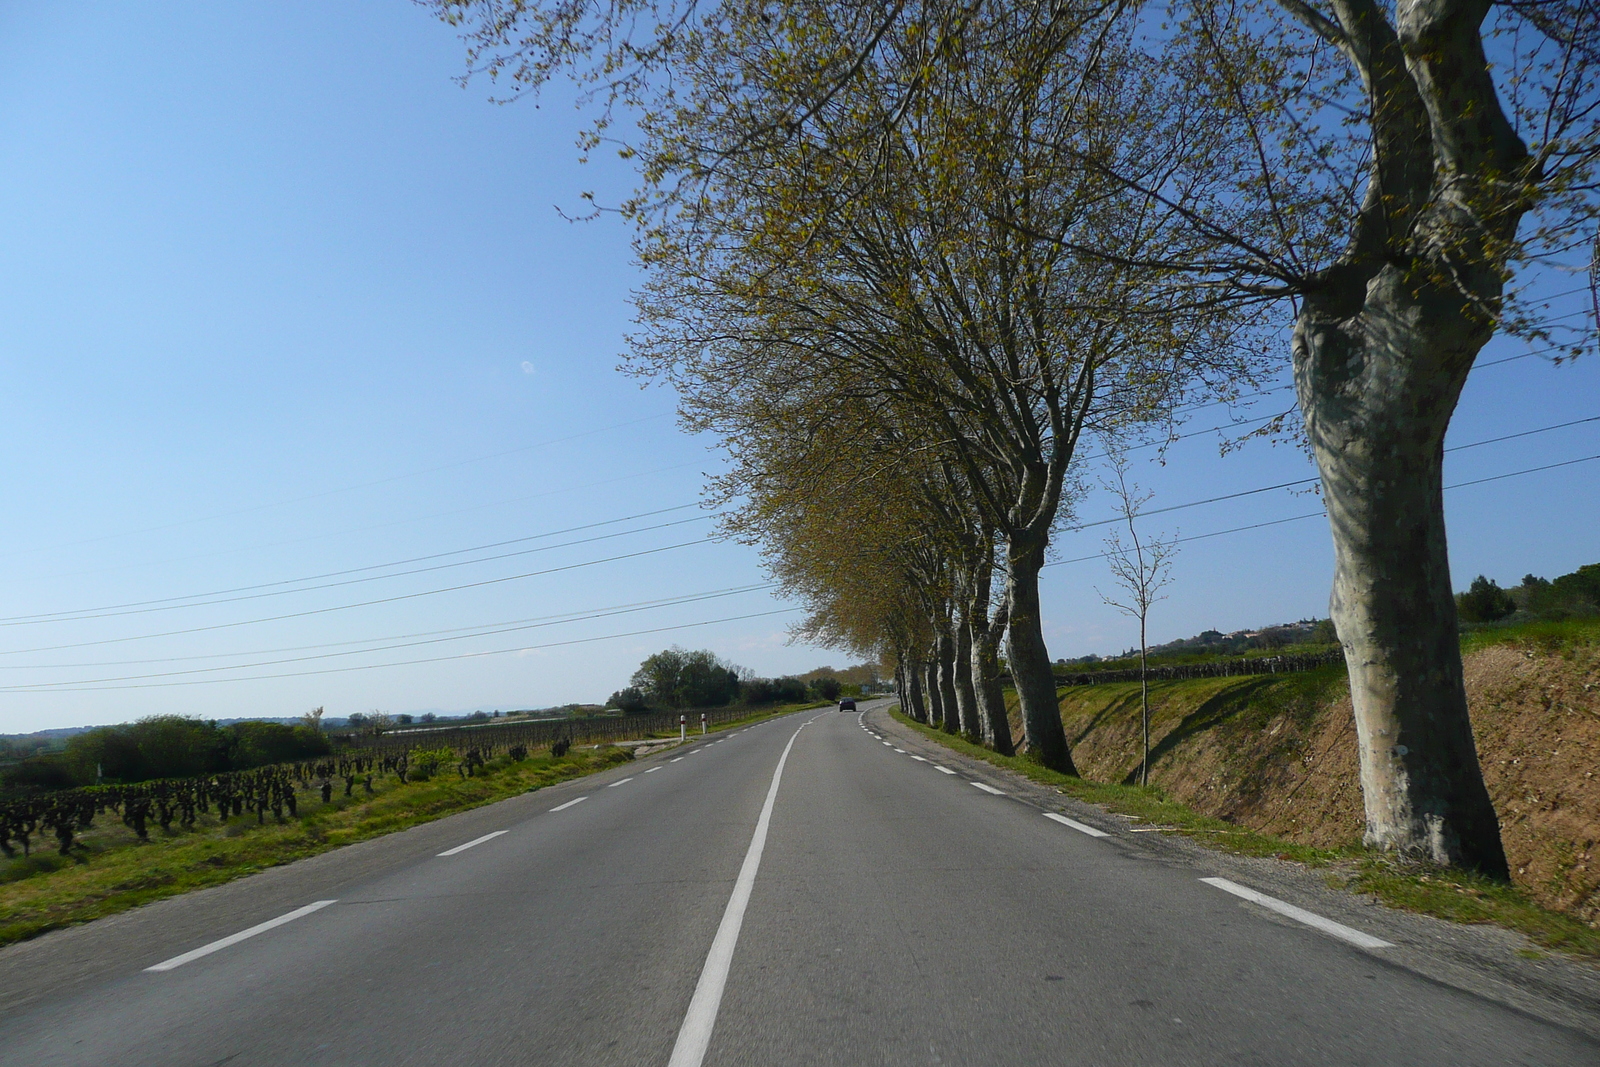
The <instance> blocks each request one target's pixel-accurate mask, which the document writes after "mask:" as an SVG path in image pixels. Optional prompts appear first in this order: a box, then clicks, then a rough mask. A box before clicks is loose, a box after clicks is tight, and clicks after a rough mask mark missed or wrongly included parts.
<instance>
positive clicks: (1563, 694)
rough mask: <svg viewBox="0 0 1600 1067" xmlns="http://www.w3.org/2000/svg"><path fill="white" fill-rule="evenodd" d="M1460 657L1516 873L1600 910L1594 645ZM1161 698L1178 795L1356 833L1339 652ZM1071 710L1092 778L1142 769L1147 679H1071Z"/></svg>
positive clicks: (1261, 819) (1284, 822)
mask: <svg viewBox="0 0 1600 1067" xmlns="http://www.w3.org/2000/svg"><path fill="white" fill-rule="evenodd" d="M1464 659H1465V666H1466V678H1467V694H1468V700H1469V702H1470V704H1471V708H1472V719H1473V731H1474V733H1475V735H1476V737H1477V744H1478V756H1479V759H1480V760H1481V761H1482V764H1483V772H1484V779H1485V781H1486V782H1487V783H1488V787H1489V792H1490V795H1491V796H1492V797H1493V798H1494V803H1495V810H1496V811H1498V812H1499V813H1500V823H1501V834H1502V837H1503V839H1504V842H1505V848H1506V854H1507V857H1508V858H1509V860H1510V862H1511V870H1512V877H1513V879H1514V880H1515V882H1516V883H1517V884H1518V886H1520V887H1521V888H1522V889H1524V890H1525V891H1526V892H1527V893H1528V894H1529V895H1531V896H1532V897H1534V898H1535V899H1536V900H1537V901H1538V902H1539V903H1541V904H1543V905H1544V906H1546V907H1549V908H1554V909H1557V910H1560V911H1564V912H1567V913H1568V914H1572V915H1575V916H1577V917H1579V918H1581V919H1583V920H1584V921H1586V922H1588V923H1590V924H1591V925H1600V870H1597V866H1600V856H1597V855H1596V849H1595V844H1596V838H1597V837H1600V645H1597V643H1596V642H1595V641H1594V640H1593V639H1592V638H1590V639H1587V640H1579V641H1573V640H1570V639H1569V640H1562V641H1541V640H1537V639H1526V640H1524V639H1516V638H1508V639H1506V640H1505V641H1504V642H1503V643H1497V644H1491V645H1487V646H1486V647H1480V648H1477V649H1474V650H1472V651H1469V652H1467V653H1466V654H1465V657H1464ZM1151 704H1152V709H1151V713H1152V722H1151V747H1152V754H1151V774H1150V781H1151V784H1152V785H1156V786H1159V787H1161V789H1162V790H1164V791H1165V792H1166V793H1167V794H1168V795H1170V796H1171V797H1172V798H1173V799H1175V800H1178V801H1180V802H1182V803H1184V804H1187V805H1189V806H1190V807H1193V808H1195V809H1197V810H1199V811H1202V812H1204V813H1206V814H1208V815H1213V816H1217V817H1219V818H1224V819H1227V820H1229V821H1231V822H1235V823H1238V824H1240V825H1242V826H1247V827H1249V828H1251V829H1254V830H1259V831H1263V832H1267V833H1271V834H1275V835H1278V836H1280V837H1285V838H1288V839H1290V840H1294V841H1299V842H1303V843H1305V844H1311V845H1321V846H1338V845H1344V844H1350V843H1353V842H1356V841H1359V839H1360V837H1361V829H1362V822H1363V819H1362V809H1361V788H1360V782H1359V778H1358V775H1357V768H1356V746H1355V726H1354V723H1353V720H1352V718H1351V711H1350V696H1349V689H1348V686H1347V684H1346V681H1345V675H1344V669H1343V668H1342V667H1333V668H1327V669H1324V670H1319V671H1313V672H1309V673H1306V674H1297V675H1288V676H1283V677H1254V678H1208V679H1199V680H1194V681H1183V682H1162V683H1153V684H1152V685H1151ZM1061 713H1062V721H1063V723H1064V724H1065V726H1066V730H1067V736H1068V738H1069V739H1070V740H1071V741H1072V743H1073V746H1074V748H1073V757H1074V759H1075V760H1076V761H1077V764H1078V769H1079V771H1080V772H1081V773H1082V774H1083V776H1084V777H1085V778H1089V779H1091V780H1097V781H1111V782H1124V781H1125V782H1130V783H1131V782H1134V781H1136V780H1137V775H1138V768H1139V686H1138V684H1137V683H1125V684H1112V685H1098V686H1086V687H1081V688H1075V689H1070V690H1067V691H1065V692H1064V693H1063V694H1062V697H1061ZM1013 728H1014V729H1017V731H1018V736H1020V723H1013Z"/></svg>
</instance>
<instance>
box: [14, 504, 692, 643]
mask: <svg viewBox="0 0 1600 1067" xmlns="http://www.w3.org/2000/svg"><path fill="white" fill-rule="evenodd" d="M697 506H698V505H696V504H679V505H677V506H675V507H670V508H659V509H657V510H655V511H645V512H640V513H639V514H637V515H625V516H623V517H621V518H617V519H605V520H603V521H601V522H591V523H586V524H585V525H582V526H569V527H567V528H566V529H564V530H552V531H549V532H547V533H541V534H531V535H529V536H527V537H515V538H512V539H510V540H508V541H496V542H494V543H492V544H487V545H476V546H474V547H472V548H456V549H451V550H450V551H448V552H435V553H433V554H431V555H427V556H413V557H412V558H410V559H402V560H395V561H393V562H390V563H373V564H370V565H368V566H365V567H351V568H349V569H347V570H342V571H329V572H327V573H325V574H313V575H309V576H307V577H304V578H284V579H280V580H278V581H275V582H262V583H260V584H257V585H241V586H236V587H235V588H232V589H218V590H213V591H212V592H209V593H189V594H187V595H184V596H173V597H162V598H160V599H158V600H136V601H132V602H130V603H126V604H107V605H104V606H102V607H97V608H77V609H75V610H71V611H52V612H44V613H41V614H38V615H13V616H11V617H9V618H0V626H21V625H31V624H34V623H41V622H76V621H78V620H80V619H101V618H107V617H110V616H115V615H140V614H144V613H146V612H149V611H170V610H172V609H173V608H178V607H185V608H193V607H206V606H207V605H210V604H229V603H233V602H234V601H238V600H254V599H257V598H258V597H260V596H280V595H282V594H283V593H304V592H309V591H310V590H313V589H330V588H333V587H335V586H340V585H352V584H354V583H353V582H333V583H330V584H328V585H313V586H306V587H305V588H302V589H286V590H281V591H278V592H273V593H260V594H256V595H255V596H239V597H232V598H231V599H226V600H204V601H202V600H201V599H200V598H202V597H222V596H226V595H227V594H229V593H246V592H249V591H251V590H255V589H274V588H275V587H277V586H282V585H300V584H301V583H304V582H314V581H319V580H321V579H323V578H337V577H340V576H341V575H346V574H360V573H361V572H363V571H376V570H384V569H387V568H389V567H403V566H405V565H406V564H408V563H421V562H423V561H425V560H430V559H443V558H444V557H445V556H459V555H463V554H465V553H467V552H484V551H487V550H488V549H491V548H502V547H504V546H506V545H517V544H523V543H525V542H528V541H538V540H542V539H544V538H546V537H559V536H560V535H561V534H564V533H577V532H578V531H580V530H592V529H595V528H596V527H599V526H610V525H612V524H614V523H619V522H629V521H631V520H633V519H642V518H649V517H651V516H654V515H664V514H666V513H668V512H672V511H683V510H684V509H685V508H692V507H697ZM706 518H709V516H696V517H695V518H692V519H684V520H682V521H681V522H669V523H662V524H660V525H658V526H645V527H642V528H640V529H637V530H623V531H621V532H620V533H614V534H605V535H604V536H601V537H588V538H583V539H581V540H578V541H565V542H563V543H561V544H559V545H542V546H540V547H539V548H534V549H528V550H525V551H521V552H507V553H505V554H503V555H499V556H486V557H484V558H483V559H469V560H462V561H460V562H457V563H450V564H446V565H445V566H443V567H422V568H419V569H417V570H411V571H397V572H395V573H394V574H379V575H375V576H373V577H370V578H362V579H358V580H359V581H376V580H378V579H381V578H400V577H404V576H405V575H408V574H422V573H424V572H426V571H433V570H443V569H445V567H463V566H467V565H469V564H473V563H488V562H491V561H493V560H497V559H508V558H510V557H512V556H525V555H528V554H530V553H532V552H547V551H549V550H551V549H554V548H569V547H571V546H572V545H584V544H589V543H591V542H594V541H604V540H607V539H608V538H612V537H625V536H627V535H628V534H635V533H645V532H647V531H650V530H660V529H665V528H666V527H668V526H682V525H684V524H685V523H690V522H702V521H704V520H705V519H706ZM181 600H192V601H199V603H193V604H179V603H177V602H178V601H181ZM149 605H167V606H166V607H159V606H158V607H151V606H149ZM123 608H127V609H139V610H127V611H124V610H118V609H123Z"/></svg>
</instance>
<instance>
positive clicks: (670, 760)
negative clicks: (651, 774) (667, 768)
mask: <svg viewBox="0 0 1600 1067" xmlns="http://www.w3.org/2000/svg"><path fill="white" fill-rule="evenodd" d="M682 759H683V757H682V756H676V757H674V758H672V759H669V760H667V762H668V763H677V762H679V761H680V760H682Z"/></svg>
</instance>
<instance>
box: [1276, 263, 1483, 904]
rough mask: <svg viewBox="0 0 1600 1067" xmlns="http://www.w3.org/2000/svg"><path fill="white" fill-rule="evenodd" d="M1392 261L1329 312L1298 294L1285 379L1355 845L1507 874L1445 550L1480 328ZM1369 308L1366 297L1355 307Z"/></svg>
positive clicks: (1458, 304) (1456, 303) (1455, 302)
mask: <svg viewBox="0 0 1600 1067" xmlns="http://www.w3.org/2000/svg"><path fill="white" fill-rule="evenodd" d="M1431 288H1432V287H1430V286H1429V285H1428V284H1427V283H1426V282H1420V283H1419V281H1418V280H1417V279H1407V278H1405V277H1404V276H1402V275H1401V274H1400V272H1399V271H1397V270H1395V269H1394V268H1392V267H1391V268H1387V269H1386V270H1384V271H1383V272H1382V273H1381V274H1380V275H1379V277H1378V278H1377V279H1376V280H1375V281H1374V282H1373V283H1371V284H1370V285H1367V286H1363V290H1362V293H1361V294H1360V296H1357V295H1356V294H1354V293H1351V294H1348V295H1349V296H1350V297H1351V298H1353V300H1354V302H1355V303H1356V304H1357V306H1360V307H1361V308H1362V310H1361V313H1360V314H1359V315H1358V316H1355V317H1354V318H1353V319H1352V318H1350V317H1344V318H1340V317H1338V316H1337V311H1338V310H1340V309H1339V308H1337V307H1336V306H1335V307H1329V306H1328V305H1330V304H1333V303H1334V302H1333V301H1331V300H1328V299H1326V298H1323V299H1310V300H1307V302H1306V304H1305V306H1304V310H1303V312H1302V314H1301V316H1300V320H1299V322H1298V323H1297V325H1296V329H1295V384H1296V387H1297V389H1298V390H1299V393H1300V403H1301V406H1302V410H1303V411H1304V412H1305V416H1306V420H1305V421H1306V429H1307V432H1308V435H1309V436H1310V439H1311V443H1312V449H1313V453H1314V455H1315V456H1316V461H1317V469H1318V471H1319V472H1320V474H1321V475H1322V487H1323V494H1324V497H1325V499H1326V501H1327V506H1328V517H1329V521H1330V524H1331V525H1332V529H1333V546H1334V579H1333V595H1332V598H1331V602H1330V614H1331V615H1332V617H1333V622H1334V626H1335V628H1336V629H1337V630H1338V633H1339V640H1340V643H1341V644H1342V645H1343V646H1344V651H1345V662H1346V665H1347V667H1348V670H1349V673H1350V696H1351V702H1352V704H1353V705H1354V707H1355V718H1356V735H1357V738H1358V740H1359V744H1360V756H1361V789H1362V795H1363V798H1364V800H1365V803H1366V817H1367V828H1366V834H1365V841H1366V843H1367V844H1369V845H1373V846H1376V847H1379V848H1383V849H1389V850H1393V851H1395V852H1398V853H1400V854H1402V855H1404V856H1408V857H1413V858H1419V859H1426V860H1430V861H1432V862H1435V863H1440V864H1446V865H1451V866H1460V867H1467V868H1471V869H1474V870H1479V871H1482V872H1484V873H1485V874H1489V875H1491V876H1495V877H1502V878H1503V877H1505V876H1506V875H1507V867H1506V858H1505V851H1504V849H1503V847H1502V846H1501V842H1500V829H1499V822H1498V820H1497V819H1496V817H1495V811H1494V806H1493V804H1492V803H1491V801H1490V800H1489V792H1488V790H1487V789H1486V788H1485V787H1484V784H1483V774H1482V771H1481V768H1480V767H1479V765H1478V753H1477V748H1476V745H1475V744H1474V742H1473V738H1472V724H1471V720H1470V718H1469V716H1468V713H1467V695H1466V687H1465V685H1464V683H1463V680H1462V672H1461V643H1460V635H1459V633H1458V631H1457V622H1456V607H1455V598H1454V596H1453V595H1452V592H1451V581H1450V562H1449V557H1448V554H1447V552H1446V543H1445V521H1444V494H1443V477H1444V471H1443V463H1444V435H1445V430H1446V428H1447V427H1448V426H1449V423H1450V416H1451V413H1452V412H1453V411H1454V410H1455V405H1456V400H1457V398H1458V397H1459V396H1460V393H1461V387H1462V386H1463V385H1464V384H1465V381H1466V376H1467V372H1468V370H1470V369H1471V366H1472V360H1473V358H1474V357H1475V355H1476V354H1477V351H1478V349H1479V348H1480V347H1481V346H1482V345H1483V344H1484V342H1485V341H1487V339H1488V336H1489V329H1488V327H1487V324H1483V323H1481V320H1480V323H1479V324H1478V325H1477V326H1476V328H1474V323H1473V322H1472V316H1471V315H1470V313H1469V312H1468V309H1467V308H1465V307H1463V302H1462V301H1461V300H1460V299H1459V298H1454V299H1452V298H1450V297H1449V296H1448V295H1446V294H1442V293H1439V292H1437V290H1433V291H1432V292H1431V293H1430V289H1431ZM1363 305H1364V306H1363Z"/></svg>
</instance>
